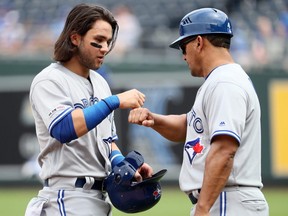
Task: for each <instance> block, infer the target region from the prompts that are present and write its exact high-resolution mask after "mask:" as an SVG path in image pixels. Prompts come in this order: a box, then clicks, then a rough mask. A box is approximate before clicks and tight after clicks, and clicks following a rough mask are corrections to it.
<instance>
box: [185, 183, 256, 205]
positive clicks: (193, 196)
mask: <svg viewBox="0 0 288 216" xmlns="http://www.w3.org/2000/svg"><path fill="white" fill-rule="evenodd" d="M235 188H243V189H244V188H257V189H259V187H255V186H246V185H228V186H226V187H225V188H224V190H225V191H227V190H229V189H233V190H235ZM200 191H201V189H196V190H193V191H192V192H191V193H189V194H188V197H189V199H190V200H191V202H192V204H193V205H195V204H196V203H197V202H198V197H199V194H200ZM196 195H197V197H196Z"/></svg>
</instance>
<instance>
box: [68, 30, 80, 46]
mask: <svg viewBox="0 0 288 216" xmlns="http://www.w3.org/2000/svg"><path fill="white" fill-rule="evenodd" d="M70 40H71V42H72V44H74V45H75V46H77V47H78V46H79V44H80V37H79V35H78V34H76V33H75V34H72V35H71V36H70Z"/></svg>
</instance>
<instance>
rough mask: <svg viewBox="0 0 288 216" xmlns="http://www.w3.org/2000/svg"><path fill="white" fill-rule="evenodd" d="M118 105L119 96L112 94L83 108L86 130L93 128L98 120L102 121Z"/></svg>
mask: <svg viewBox="0 0 288 216" xmlns="http://www.w3.org/2000/svg"><path fill="white" fill-rule="evenodd" d="M119 105H120V101H119V98H118V97H117V96H116V95H112V96H110V97H108V98H105V99H103V100H101V101H99V102H98V103H96V104H94V105H93V106H89V107H87V108H85V109H83V113H84V117H85V121H86V126H87V128H88V130H91V129H93V128H95V127H96V126H97V125H98V124H99V123H100V122H102V121H103V119H105V118H106V117H107V116H108V115H109V114H110V113H111V112H112V111H113V110H115V109H117V108H118V107H119Z"/></svg>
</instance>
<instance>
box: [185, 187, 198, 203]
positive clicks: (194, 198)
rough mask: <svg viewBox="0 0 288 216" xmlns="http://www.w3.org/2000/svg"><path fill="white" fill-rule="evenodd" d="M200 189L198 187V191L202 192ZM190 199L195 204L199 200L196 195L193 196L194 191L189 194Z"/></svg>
mask: <svg viewBox="0 0 288 216" xmlns="http://www.w3.org/2000/svg"><path fill="white" fill-rule="evenodd" d="M200 191H201V190H200V189H198V193H200ZM188 197H189V199H190V200H191V202H192V204H193V205H195V204H196V203H197V202H198V199H197V198H196V197H194V196H193V193H190V194H189V195H188Z"/></svg>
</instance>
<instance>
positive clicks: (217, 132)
mask: <svg viewBox="0 0 288 216" xmlns="http://www.w3.org/2000/svg"><path fill="white" fill-rule="evenodd" d="M217 135H229V136H232V137H234V138H235V139H236V140H237V141H238V143H239V144H240V143H241V137H240V136H239V135H238V134H236V133H234V132H233V131H229V130H218V131H215V132H214V133H213V134H212V137H211V140H212V139H213V137H214V136H217Z"/></svg>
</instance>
